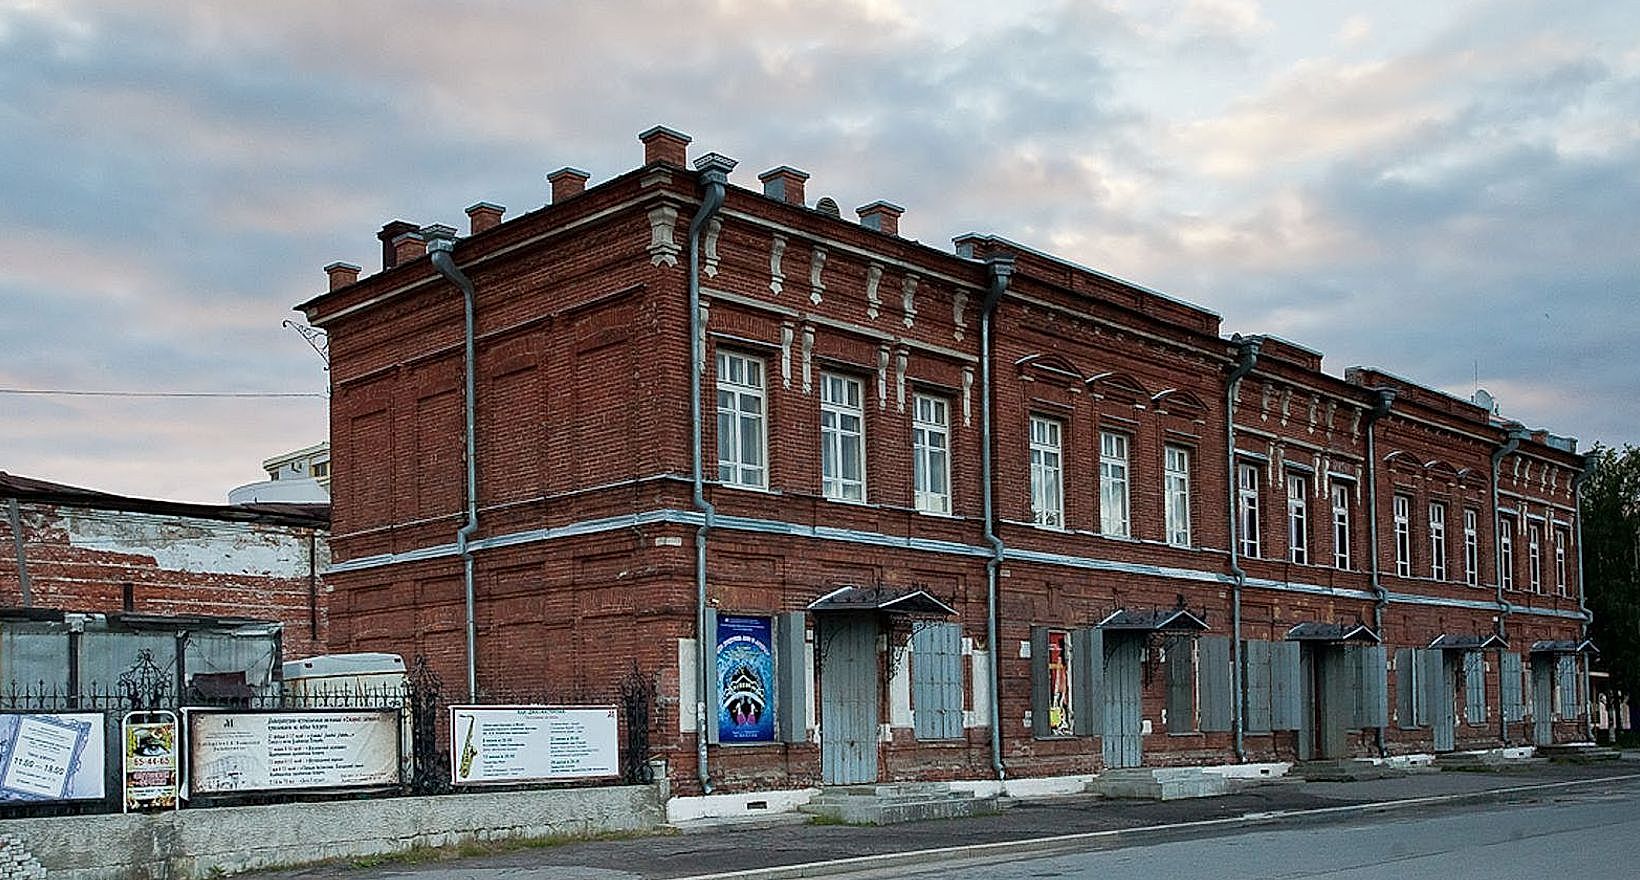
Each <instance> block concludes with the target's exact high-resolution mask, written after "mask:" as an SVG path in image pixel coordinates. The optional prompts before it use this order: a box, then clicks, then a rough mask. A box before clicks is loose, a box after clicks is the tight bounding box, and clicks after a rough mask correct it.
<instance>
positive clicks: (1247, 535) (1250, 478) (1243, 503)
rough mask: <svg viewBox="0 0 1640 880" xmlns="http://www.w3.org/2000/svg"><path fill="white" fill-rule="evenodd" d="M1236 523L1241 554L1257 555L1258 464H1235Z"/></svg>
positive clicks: (1254, 556)
mask: <svg viewBox="0 0 1640 880" xmlns="http://www.w3.org/2000/svg"><path fill="white" fill-rule="evenodd" d="M1236 498H1237V511H1236V513H1237V525H1239V526H1240V527H1241V555H1243V556H1246V557H1248V558H1249V559H1253V558H1257V557H1258V555H1259V532H1258V465H1256V464H1250V463H1245V462H1244V463H1241V464H1237V465H1236Z"/></svg>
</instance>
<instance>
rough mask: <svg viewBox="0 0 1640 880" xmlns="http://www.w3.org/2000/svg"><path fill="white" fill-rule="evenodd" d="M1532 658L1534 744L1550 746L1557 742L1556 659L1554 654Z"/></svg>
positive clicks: (1537, 655) (1536, 655) (1538, 655)
mask: <svg viewBox="0 0 1640 880" xmlns="http://www.w3.org/2000/svg"><path fill="white" fill-rule="evenodd" d="M1531 656H1532V742H1533V744H1535V745H1540V746H1548V745H1554V742H1555V715H1554V712H1555V677H1554V676H1555V663H1554V661H1555V658H1554V655H1553V654H1533V655H1531Z"/></svg>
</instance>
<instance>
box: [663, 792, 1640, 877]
mask: <svg viewBox="0 0 1640 880" xmlns="http://www.w3.org/2000/svg"><path fill="white" fill-rule="evenodd" d="M1636 779H1640V773H1628V774H1622V775H1618V776H1602V777H1599V778H1595V779H1574V780H1568V781H1564V782H1539V783H1533V784H1531V785H1514V786H1508V787H1505V788H1491V789H1486V790H1483V791H1469V792H1462V793H1459V794H1442V795H1426V796H1423V797H1415V798H1398V799H1395V800H1388V801H1368V802H1366V803H1359V804H1341V805H1339V806H1336V807H1316V808H1312V809H1307V810H1273V811H1268V812H1259V813H1244V814H1242V815H1240V816H1228V817H1225V818H1222V819H1199V820H1195V821H1190V822H1171V823H1167V824H1164V825H1145V826H1141V827H1138V828H1113V829H1108V830H1105V831H1084V832H1078V833H1076V834H1059V835H1054V836H1052V837H1032V838H1026V839H1023V840H1006V841H999V842H996V843H976V844H968V845H964V846H945V847H936V848H933V849H921V850H911V851H907V852H896V853H879V854H876V855H869V856H851V857H849V858H845V859H830V860H827V861H823V862H804V863H802V864H796V865H779V866H775V867H769V868H747V869H744V870H739V871H725V872H721V873H716V874H694V875H690V876H688V877H677V878H673V880H799V878H805V877H830V876H836V875H839V874H850V873H855V872H859V871H871V870H882V869H887V868H900V867H911V866H918V867H926V866H928V865H931V864H936V863H939V862H949V861H957V860H970V859H972V860H987V859H999V858H1007V857H1011V856H1018V855H1026V854H1028V855H1031V856H1042V855H1053V854H1055V853H1057V852H1065V851H1073V850H1078V849H1086V848H1089V847H1090V845H1091V846H1094V847H1098V848H1104V849H1110V848H1116V847H1121V846H1134V845H1138V844H1141V843H1145V842H1153V841H1162V840H1167V839H1170V838H1174V837H1177V836H1178V835H1180V834H1182V833H1185V832H1190V831H1206V830H1212V829H1224V828H1238V827H1239V828H1250V827H1258V826H1277V825H1285V824H1302V823H1303V822H1304V821H1305V820H1310V819H1322V818H1330V817H1341V816H1350V815H1359V814H1364V813H1377V812H1386V813H1387V812H1394V811H1396V810H1404V809H1409V808H1412V807H1420V806H1430V805H1434V804H1457V803H1466V802H1474V803H1484V802H1487V801H1495V800H1507V799H1508V798H1510V797H1514V796H1518V795H1521V794H1531V793H1534V792H1544V791H1553V790H1557V789H1570V788H1577V787H1581V786H1588V785H1596V784H1602V783H1605V784H1609V783H1614V782H1626V781H1631V780H1636Z"/></svg>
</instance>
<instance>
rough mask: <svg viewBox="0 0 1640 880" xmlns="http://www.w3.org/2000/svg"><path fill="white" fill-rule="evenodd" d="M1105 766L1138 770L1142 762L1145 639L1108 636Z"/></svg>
mask: <svg viewBox="0 0 1640 880" xmlns="http://www.w3.org/2000/svg"><path fill="white" fill-rule="evenodd" d="M1104 641H1105V695H1104V697H1103V699H1104V701H1105V731H1104V737H1103V741H1104V757H1105V766H1106V767H1137V766H1139V764H1140V763H1141V762H1142V761H1143V757H1144V756H1143V754H1142V742H1143V740H1142V736H1143V726H1142V725H1143V721H1142V720H1141V718H1140V708H1139V707H1140V697H1141V695H1142V690H1141V687H1140V683H1139V682H1140V675H1139V671H1140V670H1139V666H1140V660H1139V655H1140V649H1141V648H1142V647H1143V645H1142V643H1143V641H1144V637H1143V636H1135V635H1131V634H1118V633H1113V632H1106V633H1105V640H1104Z"/></svg>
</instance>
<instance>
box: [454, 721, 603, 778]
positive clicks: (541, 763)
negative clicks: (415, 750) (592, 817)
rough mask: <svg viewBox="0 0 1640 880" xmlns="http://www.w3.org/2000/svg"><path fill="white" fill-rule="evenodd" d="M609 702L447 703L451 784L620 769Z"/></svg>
mask: <svg viewBox="0 0 1640 880" xmlns="http://www.w3.org/2000/svg"><path fill="white" fill-rule="evenodd" d="M617 727H618V725H617V723H616V711H615V707H614V706H451V707H450V778H451V779H452V780H453V781H454V782H455V783H456V784H457V785H481V784H486V783H488V784H494V783H514V782H541V781H548V780H558V779H596V778H599V777H607V776H617V775H619V774H620V754H619V750H618V748H617V745H616V744H617Z"/></svg>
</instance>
